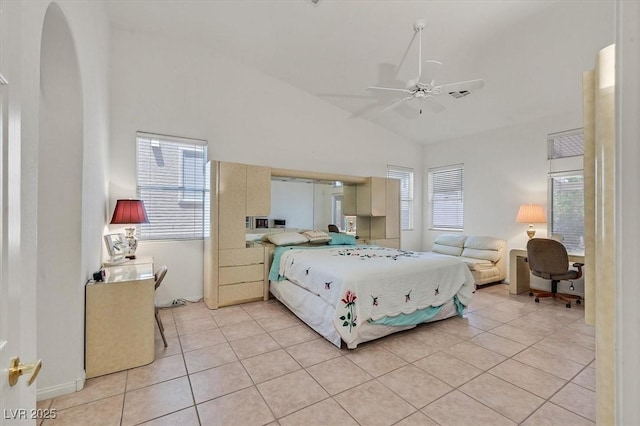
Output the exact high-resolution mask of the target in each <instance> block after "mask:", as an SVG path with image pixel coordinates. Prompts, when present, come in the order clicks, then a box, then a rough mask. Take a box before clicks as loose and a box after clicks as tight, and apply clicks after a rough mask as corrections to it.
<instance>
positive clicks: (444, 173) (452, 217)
mask: <svg viewBox="0 0 640 426" xmlns="http://www.w3.org/2000/svg"><path fill="white" fill-rule="evenodd" d="M463 189H464V165H462V164H457V165H452V166H447V167H440V168H437V169H429V194H430V201H431V227H432V228H433V229H445V230H462V229H463V228H464V197H463V195H464V194H463Z"/></svg>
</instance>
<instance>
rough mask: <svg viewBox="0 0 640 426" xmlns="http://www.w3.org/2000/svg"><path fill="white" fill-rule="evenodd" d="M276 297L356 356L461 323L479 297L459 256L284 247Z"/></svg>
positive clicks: (278, 259)
mask: <svg viewBox="0 0 640 426" xmlns="http://www.w3.org/2000/svg"><path fill="white" fill-rule="evenodd" d="M269 280H270V291H271V293H272V294H273V295H274V297H276V298H277V299H278V300H279V301H280V302H282V303H283V304H284V305H285V306H287V308H289V309H290V310H291V311H292V312H293V313H294V314H295V315H296V316H298V317H299V318H300V319H302V320H303V321H304V322H305V323H307V324H308V325H309V326H310V327H311V328H313V329H314V330H315V331H316V332H318V333H319V334H320V335H322V336H324V337H325V338H326V339H327V340H329V341H330V342H332V343H333V344H334V345H336V346H338V347H340V346H341V342H344V343H345V344H346V346H347V347H348V348H350V349H354V348H356V347H357V346H358V344H359V343H362V342H366V341H370V340H373V339H377V338H379V337H382V336H386V335H388V334H391V333H395V332H397V331H401V330H406V329H409V328H412V327H415V326H416V325H417V324H420V323H423V322H429V321H437V320H440V319H444V318H449V317H451V316H455V315H461V314H462V312H463V310H464V307H465V306H467V305H468V304H469V302H470V301H471V297H472V295H473V291H474V280H473V276H472V275H471V273H470V272H469V268H468V267H467V266H466V265H465V264H464V263H463V262H461V261H460V260H458V259H456V258H453V257H452V256H445V255H441V254H437V253H431V252H413V251H407V250H398V249H391V248H385V247H377V246H363V245H357V246H318V247H298V246H287V247H276V248H275V250H274V256H273V262H272V265H271V269H270V274H269Z"/></svg>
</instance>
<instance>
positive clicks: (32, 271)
mask: <svg viewBox="0 0 640 426" xmlns="http://www.w3.org/2000/svg"><path fill="white" fill-rule="evenodd" d="M51 3H52V2H50V1H37V2H27V1H24V2H21V7H20V8H19V13H20V16H15V17H14V18H13V19H15V20H16V22H20V33H19V34H17V35H16V38H15V40H16V42H17V43H18V52H19V55H20V56H19V59H20V66H21V68H20V78H19V79H15V78H14V79H13V80H14V81H17V82H19V83H18V86H17V88H18V89H19V90H18V91H14V93H17V94H18V95H19V99H17V102H18V103H19V104H20V110H21V111H20V112H21V118H22V125H21V129H20V145H19V149H20V155H19V157H18V158H19V160H20V162H21V164H20V170H19V172H18V173H19V175H20V177H19V179H20V187H21V189H20V193H21V195H20V205H19V206H15V205H14V206H13V208H15V209H19V212H20V224H19V226H20V227H21V229H20V244H21V248H20V250H21V251H20V256H21V261H22V265H21V266H22V270H23V272H22V273H21V277H20V278H21V281H22V286H21V297H22V298H23V299H25V300H29V301H30V302H31V303H33V301H36V306H37V310H36V312H37V314H36V315H34V317H35V316H37V319H35V321H36V324H35V325H36V327H35V328H36V329H37V330H38V334H37V342H36V344H37V350H38V355H39V356H40V357H41V358H42V360H43V365H44V366H45V367H44V368H43V370H42V372H41V374H40V376H39V377H38V380H37V382H36V383H37V386H38V399H44V398H50V397H52V396H56V395H60V394H64V393H68V392H73V391H75V390H77V389H80V388H82V386H83V385H84V344H83V342H84V284H85V282H86V280H87V279H88V278H89V277H90V274H91V272H92V271H94V270H97V269H98V268H99V267H100V259H101V257H102V254H101V251H102V246H101V236H102V231H103V224H104V220H105V211H106V199H107V196H106V180H105V171H106V166H105V162H106V156H105V155H104V154H105V153H106V152H107V141H108V140H109V137H108V115H107V114H108V109H107V106H108V89H107V83H108V82H107V78H106V72H107V70H108V67H107V59H108V49H107V44H108V25H107V21H106V14H105V11H104V8H103V5H102V4H101V3H97V2H67V1H61V2H57V4H58V5H59V6H60V9H61V11H62V14H63V15H64V19H65V20H66V22H67V25H68V27H69V30H70V32H71V38H72V39H73V43H74V47H72V48H74V49H75V53H76V56H77V63H76V64H74V65H75V66H76V67H77V69H79V73H80V75H79V84H80V86H81V89H80V91H81V96H82V101H81V102H82V117H81V119H80V120H81V121H82V123H81V124H79V125H78V127H76V129H78V128H80V129H81V138H82V141H81V145H82V146H81V147H78V146H76V149H77V155H80V156H82V164H81V166H79V165H78V162H77V161H76V162H73V161H72V162H71V163H70V164H76V166H75V169H74V170H73V173H72V174H71V175H69V174H62V175H56V174H55V173H49V174H48V175H47V176H48V179H50V180H51V181H50V182H48V184H50V185H51V186H57V187H59V188H65V186H66V185H67V184H68V183H69V182H68V180H67V179H69V178H72V179H78V180H80V182H74V186H75V188H76V189H75V191H76V192H80V193H78V194H75V195H74V199H75V200H76V201H79V200H81V201H80V204H79V205H78V203H77V202H76V204H75V212H74V214H75V215H76V216H75V220H76V221H79V222H80V224H81V225H80V226H78V227H77V229H81V231H74V230H73V229H70V230H69V231H70V232H78V233H79V234H78V235H75V236H74V237H73V238H71V239H69V240H65V241H63V242H61V243H60V244H59V245H58V247H57V249H58V250H59V251H60V252H62V253H65V252H68V253H70V255H68V256H67V257H66V258H65V259H64V261H63V262H58V263H55V262H50V260H51V258H50V257H49V256H50V255H49V254H47V252H46V250H43V251H42V252H41V253H38V247H37V241H38V224H39V223H40V221H39V215H42V214H44V212H47V209H46V207H48V208H49V210H50V211H54V207H55V203H54V205H52V202H51V201H50V200H47V199H45V198H42V200H40V199H39V194H40V191H39V184H38V175H39V172H40V170H39V168H40V166H43V169H42V170H43V171H44V170H46V167H48V166H49V164H47V162H53V161H57V160H56V159H54V158H47V157H48V155H49V154H48V151H47V149H48V148H49V147H46V148H47V149H45V150H43V151H41V154H42V157H40V156H39V153H38V151H39V148H40V144H41V143H46V144H51V143H53V144H55V143H57V142H59V141H56V140H51V139H46V138H41V137H40V132H39V129H40V124H41V123H40V97H41V81H40V78H41V74H40V72H41V42H42V40H41V38H42V34H43V23H44V17H45V13H46V11H47V8H48V7H49V5H50V4H51ZM57 60H59V61H68V60H69V56H68V55H61V56H60V57H59V58H58V59H57ZM14 77H15V76H14ZM45 78H46V76H45ZM59 107H60V108H62V109H63V110H64V109H65V108H66V106H65V104H64V100H60V104H59ZM43 119H46V117H43ZM73 155H74V158H75V160H77V157H75V155H76V154H73ZM78 167H81V168H80V169H78ZM45 173H46V172H45ZM70 176H71V177H70ZM39 207H42V208H39ZM47 214H51V212H47ZM43 223H44V222H43ZM46 226H47V227H64V223H63V222H62V221H55V220H54V221H52V222H49V223H47V224H46ZM48 231H49V230H48V229H46V228H43V229H42V233H43V234H44V235H47V232H48ZM71 241H72V242H71ZM49 243H53V244H51V245H53V246H55V241H54V242H49ZM49 243H47V244H49ZM70 244H72V246H70ZM51 245H50V246H51ZM74 252H75V253H76V255H73V253H74ZM78 253H79V254H78ZM38 254H39V256H40V257H39V258H38ZM45 265H46V266H47V267H46V268H43V267H44V266H45ZM69 265H72V266H73V267H72V268H71V269H72V270H73V273H72V274H70V275H69V274H66V273H64V272H65V271H66V269H65V268H66V266H69ZM39 269H40V270H43V269H46V272H47V274H48V280H43V279H42V274H38V273H36V271H38V270H39ZM51 277H56V284H55V285H50V283H51V281H50V280H51ZM31 285H33V288H32V287H31ZM48 308H53V309H48ZM30 315H31V313H29V312H23V319H24V320H25V321H26V322H25V323H26V324H28V323H29V322H28V321H27V318H28V317H29V316H30ZM24 349H25V350H24V352H23V353H21V356H25V361H27V359H26V357H27V356H28V354H29V350H28V348H24ZM21 351H22V349H21ZM23 354H25V355H23ZM29 358H31V357H29Z"/></svg>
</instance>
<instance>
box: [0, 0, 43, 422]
mask: <svg viewBox="0 0 640 426" xmlns="http://www.w3.org/2000/svg"><path fill="white" fill-rule="evenodd" d="M19 8H20V4H19V2H12V1H6V0H0V145H1V146H0V424H3V425H4V424H16V423H25V424H33V419H35V418H36V417H42V416H40V415H38V413H37V412H36V410H35V408H36V407H35V405H36V404H35V395H36V392H35V388H36V386H35V385H32V386H27V381H28V380H29V376H31V375H32V373H33V372H35V370H39V368H36V365H37V364H33V368H30V367H27V368H26V369H25V370H26V372H25V374H24V375H23V376H22V377H20V378H19V379H18V381H17V383H16V384H15V385H11V384H10V381H11V380H10V379H9V375H10V371H11V369H10V362H11V361H12V359H14V358H15V357H21V355H22V356H24V357H25V358H27V359H24V358H23V359H21V362H23V363H24V362H25V361H27V362H31V361H34V359H28V358H30V357H34V356H35V354H34V353H35V347H34V345H33V344H32V342H35V330H36V321H35V310H34V309H33V308H29V309H23V306H27V305H26V304H28V303H31V304H34V303H35V300H31V301H29V300H25V299H27V298H25V297H24V294H25V293H26V294H33V293H32V292H31V291H28V290H33V286H35V283H32V282H30V283H24V282H21V280H20V277H21V275H22V274H21V268H22V267H23V265H22V262H21V256H20V246H21V243H20V233H21V232H20V226H21V223H20V222H21V221H20V217H21V209H20V185H21V182H20V133H19V130H20V114H19V108H18V107H17V102H15V99H13V98H12V99H11V100H10V99H9V98H10V97H11V96H14V95H13V92H11V90H12V88H13V87H12V86H11V84H10V83H11V82H10V81H7V80H9V79H10V76H11V72H14V74H16V73H15V71H16V69H17V68H16V67H17V65H16V63H15V61H16V57H17V56H18V55H16V51H17V50H15V49H16V46H15V45H13V46H10V45H9V41H10V39H11V37H10V35H11V34H15V33H16V27H14V28H11V29H10V28H9V25H11V24H12V22H11V20H10V18H9V15H11V14H12V13H13V25H16V24H15V22H16V21H17V19H18V18H17V16H18V15H19V13H18V12H19V10H20V9H19ZM18 29H19V28H18ZM10 31H11V33H10ZM12 48H13V50H12ZM12 60H13V61H14V62H13V63H12V62H11V61H12ZM12 66H13V68H11V69H9V68H10V67H12ZM5 77H6V78H5ZM14 87H15V86H14ZM14 97H15V96H14ZM25 313H28V315H25ZM23 342H28V343H29V344H28V345H27V346H30V347H24V346H25V345H24V344H23ZM21 351H22V353H21ZM27 352H28V353H27Z"/></svg>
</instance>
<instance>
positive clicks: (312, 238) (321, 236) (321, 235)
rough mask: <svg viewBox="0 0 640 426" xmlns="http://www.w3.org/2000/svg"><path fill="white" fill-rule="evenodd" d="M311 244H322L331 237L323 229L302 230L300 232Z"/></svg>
mask: <svg viewBox="0 0 640 426" xmlns="http://www.w3.org/2000/svg"><path fill="white" fill-rule="evenodd" d="M302 235H304V236H305V237H307V238H308V239H309V242H310V243H311V244H322V243H327V242H329V241H331V237H330V236H329V234H327V233H326V232H324V231H304V232H303V233H302Z"/></svg>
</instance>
